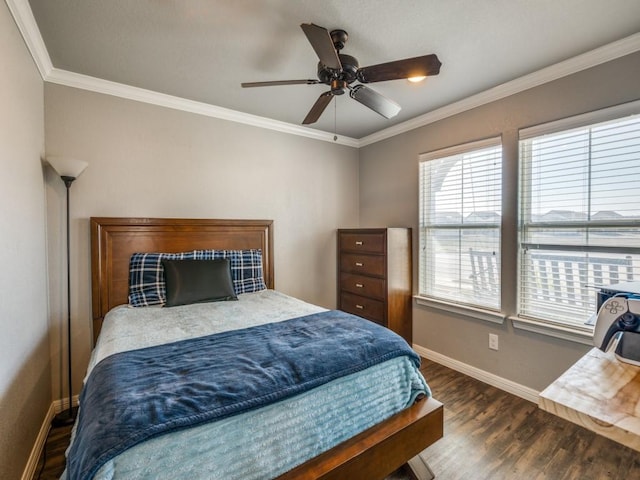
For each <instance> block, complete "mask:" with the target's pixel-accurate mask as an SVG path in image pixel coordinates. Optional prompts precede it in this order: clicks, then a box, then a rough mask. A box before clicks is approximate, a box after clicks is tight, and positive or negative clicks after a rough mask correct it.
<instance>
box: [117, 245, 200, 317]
mask: <svg viewBox="0 0 640 480" xmlns="http://www.w3.org/2000/svg"><path fill="white" fill-rule="evenodd" d="M193 258H194V252H193V251H191V252H182V253H134V254H133V255H131V259H130V260H129V305H131V306H133V307H148V306H151V305H164V304H165V302H166V301H167V287H166V283H165V279H164V268H163V267H162V260H189V259H193Z"/></svg>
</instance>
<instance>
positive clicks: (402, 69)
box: [358, 54, 442, 83]
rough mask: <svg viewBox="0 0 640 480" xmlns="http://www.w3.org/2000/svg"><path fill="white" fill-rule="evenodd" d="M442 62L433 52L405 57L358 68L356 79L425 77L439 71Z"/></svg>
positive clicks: (368, 81) (363, 80) (364, 81)
mask: <svg viewBox="0 0 640 480" xmlns="http://www.w3.org/2000/svg"><path fill="white" fill-rule="evenodd" d="M441 65H442V63H441V62H440V60H438V57H437V56H436V55H434V54H430V55H423V56H422V57H414V58H405V59H404V60H396V61H395V62H388V63H380V64H378V65H372V66H370V67H363V68H361V69H360V70H358V80H360V81H361V82H362V83H372V82H384V81H386V80H399V79H402V78H410V77H426V76H429V75H437V74H438V73H440V66H441Z"/></svg>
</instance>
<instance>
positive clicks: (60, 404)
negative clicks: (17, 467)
mask: <svg viewBox="0 0 640 480" xmlns="http://www.w3.org/2000/svg"><path fill="white" fill-rule="evenodd" d="M72 402H73V405H74V406H75V405H78V396H77V395H75V396H74V397H73V399H72ZM66 408H69V399H68V398H65V399H63V400H56V401H54V402H53V403H52V404H51V405H50V406H49V410H47V414H46V415H45V416H44V420H43V421H42V426H41V427H40V431H39V432H38V436H37V437H36V441H35V443H34V444H33V448H32V449H31V453H30V454H29V459H28V460H27V465H26V467H25V468H24V471H23V472H22V478H21V480H31V479H32V478H33V477H34V476H35V473H36V468H37V467H38V461H39V460H40V456H41V455H42V450H43V449H44V444H45V443H46V442H47V435H49V430H51V421H52V420H53V417H55V416H56V415H57V414H58V413H60V412H61V411H63V410H65V409H66Z"/></svg>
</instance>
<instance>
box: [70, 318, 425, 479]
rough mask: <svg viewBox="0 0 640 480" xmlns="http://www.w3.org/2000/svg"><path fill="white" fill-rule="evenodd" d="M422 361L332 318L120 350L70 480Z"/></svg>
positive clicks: (102, 382) (90, 407)
mask: <svg viewBox="0 0 640 480" xmlns="http://www.w3.org/2000/svg"><path fill="white" fill-rule="evenodd" d="M402 355H406V356H409V357H410V358H411V359H412V361H413V362H414V363H415V365H416V366H419V364H420V358H419V357H418V355H417V354H416V353H415V352H414V351H413V350H411V348H410V347H409V346H408V345H407V343H406V342H405V341H404V339H402V338H401V337H400V336H398V335H396V334H395V333H393V332H391V331H390V330H387V329H386V328H383V327H380V326H379V325H376V324H374V323H372V322H369V321H367V320H363V319H361V318H359V317H356V316H353V315H350V314H347V313H344V312H341V311H328V312H322V313H317V314H313V315H308V316H306V317H301V318H297V319H293V320H287V321H284V322H279V323H271V324H266V325H261V326H257V327H252V328H248V329H243V330H234V331H230V332H224V333H219V334H215V335H210V336H205V337H199V338H195V339H190V340H184V341H179V342H174V343H170V344H165V345H159V346H156V347H149V348H144V349H140V350H133V351H129V352H122V353H118V354H114V355H111V356H109V357H107V358H105V359H104V360H103V361H101V362H100V363H99V364H98V365H97V366H96V367H95V368H94V369H93V371H92V373H91V375H90V376H89V379H88V380H87V382H86V384H85V386H84V389H83V391H82V393H81V395H80V404H81V408H80V412H79V417H78V422H77V426H76V436H75V439H74V442H73V444H72V446H71V449H70V451H69V455H68V465H67V469H68V473H69V478H70V479H74V480H75V479H90V478H92V477H93V475H94V474H95V473H96V472H97V470H98V469H99V468H100V466H102V465H103V464H104V463H105V462H106V461H107V460H109V459H111V458H113V457H115V456H117V455H118V454H120V453H122V452H123V451H125V450H126V449H128V448H130V447H132V446H134V445H136V444H138V443H140V442H143V441H145V440H147V439H150V438H152V437H155V436H158V435H161V434H165V433H169V432H171V431H174V430H178V429H183V428H187V427H191V426H195V425H199V424H202V423H204V422H209V421H213V420H217V419H221V418H224V417H227V416H231V415H235V414H239V413H242V412H244V411H247V410H250V409H254V408H259V407H262V406H265V405H268V404H270V403H274V402H277V401H279V400H282V399H284V398H287V397H290V396H293V395H296V394H299V393H302V392H304V391H307V390H310V389H312V388H314V387H317V386H319V385H322V384H325V383H327V382H330V381H331V380H334V379H336V378H339V377H342V376H345V375H349V374H351V373H355V372H358V371H360V370H364V369H365V368H368V367H370V366H372V365H375V364H378V363H382V362H384V361H386V360H390V359H392V358H395V357H398V356H402Z"/></svg>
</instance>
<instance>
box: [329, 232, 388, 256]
mask: <svg viewBox="0 0 640 480" xmlns="http://www.w3.org/2000/svg"><path fill="white" fill-rule="evenodd" d="M384 247H385V234H384V233H358V232H349V233H345V232H340V245H339V248H340V250H341V251H343V252H363V253H379V254H384V252H385V248H384Z"/></svg>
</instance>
